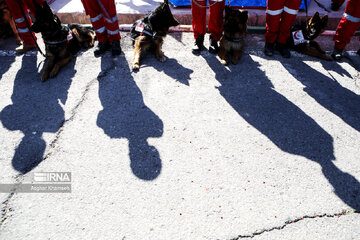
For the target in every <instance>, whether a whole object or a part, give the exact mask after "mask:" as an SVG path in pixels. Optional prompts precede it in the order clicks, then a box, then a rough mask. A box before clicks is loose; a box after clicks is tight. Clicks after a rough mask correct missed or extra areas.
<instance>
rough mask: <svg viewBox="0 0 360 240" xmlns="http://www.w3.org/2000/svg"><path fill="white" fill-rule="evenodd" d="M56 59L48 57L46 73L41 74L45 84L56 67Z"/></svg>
mask: <svg viewBox="0 0 360 240" xmlns="http://www.w3.org/2000/svg"><path fill="white" fill-rule="evenodd" d="M54 64H55V57H54V56H47V57H46V64H45V68H44V72H43V73H42V74H41V81H43V82H45V81H46V80H47V79H48V78H49V74H50V71H51V69H52V68H53V67H54Z"/></svg>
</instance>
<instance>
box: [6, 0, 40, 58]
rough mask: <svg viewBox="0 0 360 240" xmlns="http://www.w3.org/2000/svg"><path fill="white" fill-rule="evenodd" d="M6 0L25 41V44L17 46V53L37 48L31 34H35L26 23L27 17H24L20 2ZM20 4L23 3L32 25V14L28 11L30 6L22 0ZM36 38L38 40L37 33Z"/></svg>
mask: <svg viewBox="0 0 360 240" xmlns="http://www.w3.org/2000/svg"><path fill="white" fill-rule="evenodd" d="M5 2H6V5H7V6H8V8H9V10H10V12H11V15H12V17H13V18H14V22H15V24H16V27H17V29H18V32H19V35H20V37H21V38H22V41H23V45H22V46H20V47H18V48H16V52H17V53H25V52H27V51H29V50H32V49H34V48H35V43H34V40H33V38H32V36H31V34H33V33H32V32H30V31H29V29H28V27H27V25H26V22H25V19H24V16H23V14H22V11H21V9H20V7H19V5H18V2H17V1H15V0H5ZM20 4H21V7H22V9H23V10H24V13H25V16H26V19H27V20H28V22H29V25H30V27H31V25H32V22H31V19H30V16H29V12H28V10H27V9H28V7H27V5H26V3H25V2H23V1H20ZM33 36H34V38H35V40H36V36H35V34H33Z"/></svg>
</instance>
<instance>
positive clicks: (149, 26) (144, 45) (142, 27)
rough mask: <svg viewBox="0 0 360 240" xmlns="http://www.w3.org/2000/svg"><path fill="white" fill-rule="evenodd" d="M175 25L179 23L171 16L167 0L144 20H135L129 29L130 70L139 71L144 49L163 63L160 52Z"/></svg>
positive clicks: (163, 58)
mask: <svg viewBox="0 0 360 240" xmlns="http://www.w3.org/2000/svg"><path fill="white" fill-rule="evenodd" d="M177 25H179V22H178V21H176V19H175V18H174V16H173V15H172V13H171V10H170V7H169V1H168V0H164V3H162V4H160V6H158V7H157V8H156V9H155V10H153V11H152V12H151V13H149V14H148V15H147V16H146V17H145V18H143V19H140V20H137V21H136V22H135V23H134V24H133V26H132V28H131V37H132V39H133V45H134V57H133V61H132V69H133V70H139V68H140V58H141V55H142V54H143V53H144V52H145V50H146V49H151V50H153V51H154V52H155V56H156V58H157V59H158V60H159V61H160V62H164V61H165V60H166V59H165V57H164V55H163V53H162V51H161V49H162V44H163V42H164V38H165V37H166V35H167V34H168V31H169V28H170V27H174V26H177Z"/></svg>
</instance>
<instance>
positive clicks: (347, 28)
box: [334, 0, 360, 49]
mask: <svg viewBox="0 0 360 240" xmlns="http://www.w3.org/2000/svg"><path fill="white" fill-rule="evenodd" d="M359 26H360V0H348V2H347V4H346V8H345V13H344V15H343V17H342V18H341V20H340V23H339V25H338V27H337V28H336V34H335V36H334V40H335V48H336V49H344V48H345V46H346V45H347V44H348V43H350V40H351V37H352V36H353V35H354V33H355V31H356V29H358V27H359Z"/></svg>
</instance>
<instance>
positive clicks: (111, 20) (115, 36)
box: [81, 0, 121, 42]
mask: <svg viewBox="0 0 360 240" xmlns="http://www.w3.org/2000/svg"><path fill="white" fill-rule="evenodd" d="M81 2H82V3H83V5H84V8H85V11H86V14H88V15H90V21H91V24H92V25H93V27H94V29H95V33H96V36H97V38H98V41H99V42H107V41H109V42H112V41H114V40H120V38H121V37H120V32H119V23H118V19H117V15H116V7H115V0H81Z"/></svg>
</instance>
